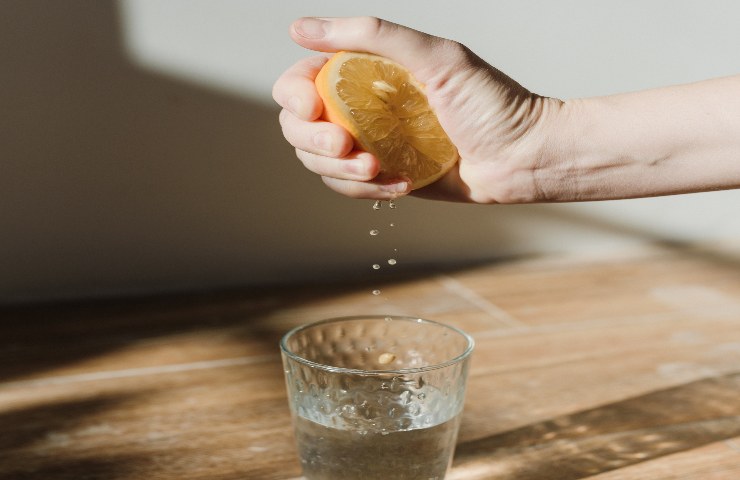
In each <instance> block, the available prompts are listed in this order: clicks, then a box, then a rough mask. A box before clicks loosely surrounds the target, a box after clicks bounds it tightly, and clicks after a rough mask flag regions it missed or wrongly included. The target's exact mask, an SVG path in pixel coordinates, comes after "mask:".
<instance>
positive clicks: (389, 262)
mask: <svg viewBox="0 0 740 480" xmlns="http://www.w3.org/2000/svg"><path fill="white" fill-rule="evenodd" d="M395 264H396V259H395V258H389V259H388V265H395ZM373 268H375V266H373Z"/></svg>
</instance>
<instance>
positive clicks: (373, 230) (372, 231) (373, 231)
mask: <svg viewBox="0 0 740 480" xmlns="http://www.w3.org/2000/svg"><path fill="white" fill-rule="evenodd" d="M379 233H380V232H379V231H378V229H377V228H373V229H372V230H370V235H371V236H373V237H374V236H375V235H377V234H379Z"/></svg>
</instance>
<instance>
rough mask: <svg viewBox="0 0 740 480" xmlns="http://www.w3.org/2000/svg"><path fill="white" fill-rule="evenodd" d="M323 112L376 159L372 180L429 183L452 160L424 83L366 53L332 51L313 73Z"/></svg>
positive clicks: (453, 151) (454, 150)
mask: <svg viewBox="0 0 740 480" xmlns="http://www.w3.org/2000/svg"><path fill="white" fill-rule="evenodd" d="M316 88H317V90H318V93H319V96H320V97H321V99H322V101H323V102H324V114H323V117H324V118H325V119H326V120H328V121H330V122H332V123H335V124H337V125H340V126H342V127H343V128H345V129H346V130H347V131H348V132H349V133H350V134H351V135H352V136H353V137H354V140H355V144H356V146H357V148H359V149H362V150H365V151H367V152H370V153H372V154H373V155H375V156H376V157H377V158H378V159H379V160H380V164H381V168H380V173H379V174H378V177H376V179H375V180H377V181H380V182H390V181H397V180H401V179H403V180H407V181H409V182H410V184H411V188H412V189H417V188H421V187H424V186H426V185H429V184H430V183H432V182H434V181H435V180H437V179H439V178H440V177H441V176H442V175H444V174H445V173H447V171H449V170H450V169H451V168H452V167H453V166H454V165H455V163H456V162H457V160H458V158H459V155H458V153H457V148H455V145H453V143H452V142H451V141H450V138H449V137H448V136H447V134H446V133H445V131H444V130H443V129H442V127H441V126H440V124H439V120H438V119H437V116H436V115H435V114H434V111H432V109H431V107H430V106H429V102H428V101H427V97H426V95H425V94H424V87H423V86H422V85H421V84H420V83H419V82H418V81H417V80H416V79H415V78H414V77H413V76H412V75H411V73H410V72H409V71H408V70H406V69H405V68H404V67H403V66H401V65H399V64H398V63H395V62H393V61H391V60H389V59H387V58H384V57H380V56H377V55H371V54H367V53H356V52H339V53H336V54H335V55H334V56H333V57H332V58H331V59H330V60H329V61H328V62H327V63H326V64H325V65H324V67H323V68H322V69H321V71H320V72H319V74H318V76H317V77H316Z"/></svg>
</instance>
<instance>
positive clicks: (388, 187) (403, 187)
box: [380, 182, 409, 193]
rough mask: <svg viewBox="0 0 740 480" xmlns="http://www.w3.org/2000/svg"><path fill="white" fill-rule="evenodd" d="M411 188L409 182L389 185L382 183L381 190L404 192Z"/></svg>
mask: <svg viewBox="0 0 740 480" xmlns="http://www.w3.org/2000/svg"><path fill="white" fill-rule="evenodd" d="M408 188H409V184H408V182H400V183H391V184H388V185H381V186H380V190H381V191H383V192H389V193H404V192H406V190H407V189H408Z"/></svg>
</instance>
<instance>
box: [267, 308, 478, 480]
mask: <svg viewBox="0 0 740 480" xmlns="http://www.w3.org/2000/svg"><path fill="white" fill-rule="evenodd" d="M280 347H281V351H282V358H283V366H284V371H285V380H286V383H287V389H288V400H289V403H290V409H291V413H292V416H293V424H294V427H295V436H296V441H297V445H298V454H299V456H300V460H301V464H302V467H303V473H304V475H305V477H306V478H308V479H309V480H335V479H336V480H339V479H341V480H352V479H363V480H373V479H378V480H381V479H382V480H393V479H398V480H400V479H413V480H419V479H425V480H426V479H437V480H441V479H443V478H444V476H445V473H446V472H447V470H448V468H449V466H450V463H451V461H452V456H453V452H454V449H455V442H456V438H457V431H458V427H459V424H460V416H461V412H462V409H463V403H464V399H465V383H466V379H467V372H468V364H469V360H470V354H471V352H472V351H473V340H472V338H471V337H470V336H469V335H467V334H466V333H464V332H462V331H461V330H459V329H457V328H454V327H451V326H449V325H444V324H442V323H438V322H433V321H430V320H423V319H420V318H414V317H400V316H355V317H342V318H334V319H329V320H324V321H320V322H317V323H313V324H310V325H305V326H301V327H298V328H295V329H293V330H291V331H290V332H288V333H287V334H286V335H285V336H284V337H283V339H282V340H281V342H280Z"/></svg>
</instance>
